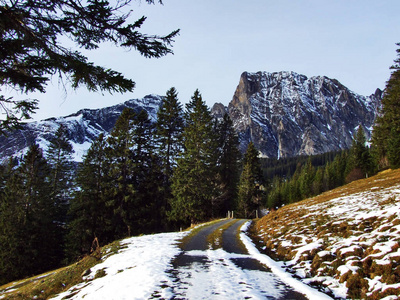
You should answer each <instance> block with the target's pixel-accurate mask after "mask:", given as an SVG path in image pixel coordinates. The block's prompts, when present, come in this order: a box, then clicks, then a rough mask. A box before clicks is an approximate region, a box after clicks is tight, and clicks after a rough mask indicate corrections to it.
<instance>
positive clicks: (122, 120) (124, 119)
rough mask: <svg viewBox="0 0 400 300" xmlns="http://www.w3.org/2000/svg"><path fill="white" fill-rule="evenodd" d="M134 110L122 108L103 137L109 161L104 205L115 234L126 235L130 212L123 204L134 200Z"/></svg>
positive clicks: (127, 233) (128, 203) (118, 235)
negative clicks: (107, 134) (106, 145)
mask: <svg viewBox="0 0 400 300" xmlns="http://www.w3.org/2000/svg"><path fill="white" fill-rule="evenodd" d="M135 117H136V113H135V112H134V111H133V110H131V109H129V108H125V109H124V110H123V111H122V113H121V115H120V117H119V118H118V120H117V122H116V123H115V126H114V128H113V130H112V132H111V136H110V137H109V138H108V139H107V143H108V148H107V158H108V159H109V161H110V169H109V176H110V178H109V185H108V187H107V197H108V201H107V206H108V207H109V209H110V210H111V211H112V212H113V221H112V224H113V227H114V236H115V238H122V237H125V236H128V235H130V232H131V228H130V225H129V224H130V223H131V222H130V218H131V216H130V215H129V214H130V212H129V211H128V209H127V207H128V206H131V204H132V202H134V201H135V187H134V174H133V163H132V155H133V152H132V151H133V150H132V147H133V141H132V130H133V126H132V122H133V120H134V118H135Z"/></svg>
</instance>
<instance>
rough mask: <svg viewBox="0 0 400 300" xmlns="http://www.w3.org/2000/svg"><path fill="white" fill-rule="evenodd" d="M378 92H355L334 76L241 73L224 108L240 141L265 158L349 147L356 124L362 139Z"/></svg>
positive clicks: (369, 126) (378, 99)
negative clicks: (364, 94)
mask: <svg viewBox="0 0 400 300" xmlns="http://www.w3.org/2000/svg"><path fill="white" fill-rule="evenodd" d="M382 94H383V93H382V91H381V90H379V89H377V90H376V92H375V93H374V94H372V95H370V96H361V95H358V94H356V93H354V92H352V91H350V90H349V89H348V88H346V87H345V86H344V85H342V84H341V83H340V82H339V81H338V80H336V79H330V78H328V77H326V76H314V77H310V78H307V76H305V75H301V74H298V73H296V72H286V71H283V72H274V73H268V72H257V73H249V72H244V73H242V75H241V77H240V81H239V84H238V86H237V88H236V91H235V94H234V96H233V99H232V101H231V102H230V103H229V105H228V108H227V112H228V114H229V115H230V117H231V119H232V120H233V123H234V127H235V129H236V131H237V132H238V134H239V137H240V140H241V150H242V151H244V150H245V148H246V147H247V144H248V143H249V142H250V141H253V142H254V144H255V146H256V147H257V149H259V150H260V152H261V154H262V155H263V156H265V157H270V158H280V157H291V156H297V155H313V154H320V153H323V152H327V151H335V150H340V149H343V148H349V147H350V146H351V142H352V137H353V135H354V133H355V132H356V130H357V128H358V126H359V125H362V126H363V128H364V131H365V132H366V135H367V138H370V136H371V132H372V126H373V123H374V121H375V118H376V116H377V113H378V111H379V108H380V105H381V104H380V102H381V99H382Z"/></svg>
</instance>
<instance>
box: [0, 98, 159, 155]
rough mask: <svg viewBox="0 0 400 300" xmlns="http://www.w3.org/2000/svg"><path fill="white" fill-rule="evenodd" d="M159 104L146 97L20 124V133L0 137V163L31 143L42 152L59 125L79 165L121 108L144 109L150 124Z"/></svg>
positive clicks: (115, 119)
mask: <svg viewBox="0 0 400 300" xmlns="http://www.w3.org/2000/svg"><path fill="white" fill-rule="evenodd" d="M161 102H162V97H161V96H157V95H148V96H145V97H144V98H143V99H133V100H129V101H126V102H124V103H121V104H118V105H115V106H110V107H105V108H101V109H82V110H80V111H78V112H77V113H75V114H72V115H70V116H67V117H60V118H51V119H47V120H43V121H39V122H31V123H27V124H24V125H23V129H21V130H16V131H13V132H11V133H10V134H9V135H8V136H7V137H4V136H0V162H1V161H4V160H6V159H7V158H8V157H10V156H12V155H13V156H17V157H21V156H22V155H23V154H24V153H25V152H26V150H27V149H28V148H29V146H30V145H31V144H32V143H34V142H36V143H38V144H39V145H40V146H41V148H42V149H43V150H46V149H47V147H48V144H49V141H50V140H51V138H53V137H54V136H55V133H56V131H57V129H58V127H59V125H60V124H64V125H65V126H66V127H67V130H68V136H69V138H70V141H71V143H72V146H73V148H74V151H75V153H74V156H75V157H74V159H75V161H81V160H82V156H83V154H85V152H86V151H87V149H89V147H90V145H91V144H92V142H93V141H94V140H95V139H96V138H97V137H98V136H99V135H100V133H104V134H106V135H107V134H109V133H110V132H111V130H112V129H113V127H114V125H115V122H116V121H117V119H118V117H119V115H120V114H121V112H122V110H123V109H124V108H125V107H129V108H131V109H133V110H135V111H137V112H138V111H140V110H142V109H145V110H146V111H147V112H148V114H149V117H150V118H151V120H152V121H155V120H156V119H157V111H158V108H159V106H160V104H161Z"/></svg>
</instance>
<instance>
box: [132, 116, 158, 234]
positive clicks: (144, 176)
mask: <svg viewBox="0 0 400 300" xmlns="http://www.w3.org/2000/svg"><path fill="white" fill-rule="evenodd" d="M132 126H133V130H132V141H133V150H132V157H131V163H132V167H133V168H132V172H133V178H134V180H133V186H134V189H135V195H134V200H133V201H132V202H130V203H128V204H127V213H128V214H129V224H128V225H129V226H130V228H131V230H132V232H133V233H136V234H139V233H150V232H154V231H158V230H160V227H161V226H162V225H161V224H162V223H163V222H165V220H164V219H165V218H166V217H165V215H164V213H165V207H163V205H164V204H163V201H162V197H163V191H162V187H163V176H162V172H161V159H160V157H159V155H158V153H157V150H156V145H155V140H154V134H153V132H154V126H153V124H152V122H151V120H150V119H149V116H148V114H147V112H146V111H145V110H142V111H140V112H139V113H138V114H136V116H135V118H134V119H133V121H132Z"/></svg>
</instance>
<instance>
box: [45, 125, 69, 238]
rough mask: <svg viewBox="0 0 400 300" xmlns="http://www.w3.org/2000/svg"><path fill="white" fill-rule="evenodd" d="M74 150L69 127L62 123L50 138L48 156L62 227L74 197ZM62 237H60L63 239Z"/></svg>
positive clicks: (54, 197) (53, 192)
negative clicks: (69, 135)
mask: <svg viewBox="0 0 400 300" xmlns="http://www.w3.org/2000/svg"><path fill="white" fill-rule="evenodd" d="M73 153H74V150H73V149H72V145H71V143H70V141H69V139H68V137H67V129H66V127H65V126H64V125H62V124H61V125H60V126H59V128H58V129H57V131H56V134H55V137H54V138H52V139H51V140H50V144H49V147H48V149H47V153H46V158H47V162H48V164H49V167H50V186H51V193H52V195H51V197H52V198H53V199H54V201H55V202H56V204H55V205H56V207H57V208H59V211H58V212H57V214H58V217H57V219H56V220H54V221H55V222H57V223H58V224H59V226H60V227H62V226H63V224H64V223H65V222H66V214H67V211H68V205H69V202H70V201H71V198H72V191H73V172H74V165H73V161H72V154H73ZM61 238H62V237H60V239H61Z"/></svg>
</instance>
